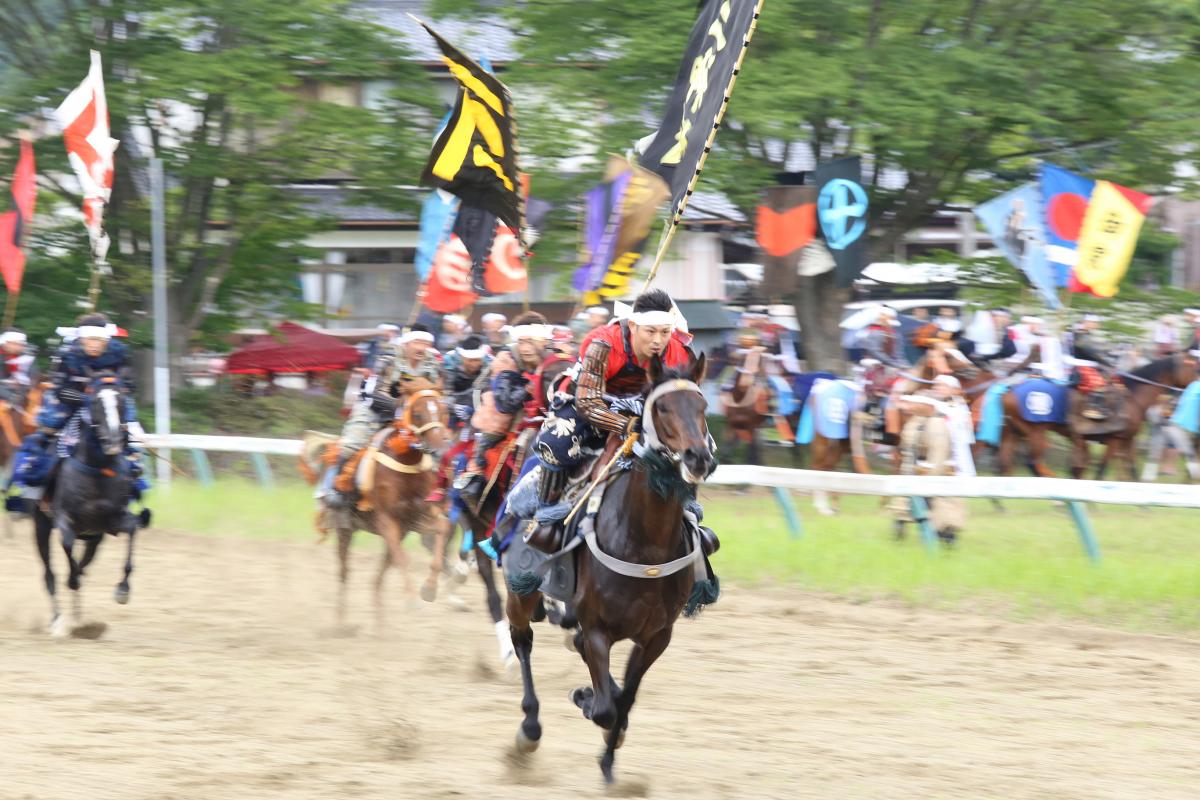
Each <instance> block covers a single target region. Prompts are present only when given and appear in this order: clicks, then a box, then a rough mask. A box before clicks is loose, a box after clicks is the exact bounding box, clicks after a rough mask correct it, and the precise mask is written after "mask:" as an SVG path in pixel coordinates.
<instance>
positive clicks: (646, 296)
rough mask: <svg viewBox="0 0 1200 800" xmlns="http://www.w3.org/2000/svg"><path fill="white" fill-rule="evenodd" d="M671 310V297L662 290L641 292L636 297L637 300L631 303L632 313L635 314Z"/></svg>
mask: <svg viewBox="0 0 1200 800" xmlns="http://www.w3.org/2000/svg"><path fill="white" fill-rule="evenodd" d="M670 310H671V295H669V294H667V293H666V292H664V291H663V290H662V289H651V290H650V291H648V292H642V293H641V294H640V295H638V299H637V300H634V301H633V312H634V313H635V314H637V313H640V312H642V311H670Z"/></svg>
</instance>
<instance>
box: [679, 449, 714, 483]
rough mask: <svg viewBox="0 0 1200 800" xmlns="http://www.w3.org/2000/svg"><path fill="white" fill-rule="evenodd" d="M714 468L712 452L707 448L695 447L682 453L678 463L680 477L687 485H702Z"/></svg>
mask: <svg viewBox="0 0 1200 800" xmlns="http://www.w3.org/2000/svg"><path fill="white" fill-rule="evenodd" d="M715 466H716V460H715V459H714V458H713V454H712V451H710V450H709V449H708V448H707V447H702V446H700V445H695V446H693V447H689V448H688V449H686V450H684V451H683V454H682V461H681V463H680V467H681V469H680V475H682V476H683V479H684V480H685V481H687V482H688V483H704V481H705V479H706V478H708V476H709V475H711V474H712V471H713V468H714V467H715Z"/></svg>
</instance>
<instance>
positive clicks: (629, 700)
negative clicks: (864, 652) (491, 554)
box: [507, 356, 716, 783]
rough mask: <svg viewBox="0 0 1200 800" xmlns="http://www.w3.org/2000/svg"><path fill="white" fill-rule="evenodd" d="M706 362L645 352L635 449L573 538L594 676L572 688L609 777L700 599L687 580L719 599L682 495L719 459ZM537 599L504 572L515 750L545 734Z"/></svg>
mask: <svg viewBox="0 0 1200 800" xmlns="http://www.w3.org/2000/svg"><path fill="white" fill-rule="evenodd" d="M704 369H705V362H704V356H700V358H699V359H698V360H696V361H695V362H694V363H693V364H692V365H691V367H690V368H689V369H688V370H685V371H683V372H675V371H665V370H664V369H663V366H662V363H661V361H660V360H659V359H657V358H655V359H653V360H652V361H651V363H650V367H649V369H648V373H649V377H650V384H651V388H650V391H649V394H648V396H647V397H646V401H645V410H644V412H643V414H642V425H643V433H642V446H643V449H642V450H641V455H639V456H638V457H637V458H636V460H635V463H634V467H633V468H632V469H630V470H626V471H623V472H620V473H618V474H617V476H616V477H615V478H613V479H612V480H611V481H610V482H609V483H608V485H607V489H606V490H605V494H604V498H603V499H604V502H602V503H600V505H599V508H598V510H597V511H596V513H595V516H594V517H590V518H586V519H585V520H584V521H583V523H582V528H583V530H584V531H590V532H589V533H587V535H586V537H585V539H586V542H587V546H581V547H579V548H578V549H577V553H578V555H577V556H576V563H577V565H578V572H577V581H576V590H575V594H574V597H573V609H574V612H575V615H576V617H577V619H578V622H579V632H578V633H577V634H576V637H575V645H576V650H578V652H579V653H580V655H581V656H582V657H583V660H584V662H585V663H586V664H587V667H588V671H589V673H590V674H591V679H592V684H591V686H590V687H587V688H581V689H576V690H575V691H574V692H573V693H572V700H573V701H574V702H575V704H576V705H578V706H579V707H580V708H581V709H582V710H583V714H584V716H585V717H586V718H588V719H590V720H592V722H594V723H596V725H598V726H599V727H600V728H602V729H603V730H604V732H605V734H604V739H605V750H604V755H603V756H602V757H601V759H600V769H601V771H602V772H603V774H604V779H605V781H606V782H608V783H612V780H613V761H614V757H615V751H616V749H617V748H618V747H619V746H620V744H621V742H622V740H623V738H624V732H625V728H626V726H627V725H628V722H629V712H630V709H631V708H632V707H633V703H634V699H635V698H636V696H637V691H638V687H639V685H640V684H641V682H642V678H643V676H644V675H645V674H646V671H647V670H648V669H650V667H651V666H652V665H653V664H654V662H655V661H656V660H657V659H658V657H659V656H661V655H662V654H663V651H665V650H666V649H667V645H668V644H669V643H670V641H671V633H672V629H673V627H674V625H675V621H676V619H678V617H679V614H680V613H681V612H682V611H683V610H684V608H685V605H691V604H692V603H693V602H694V601H695V600H696V599H697V598H696V594H695V592H694V591H693V589H697V590H699V589H703V590H707V591H709V592H712V594H710V595H709V597H708V599H709V601H711V600H712V599H715V589H716V587H715V585H712V583H710V582H708V581H705V584H709V585H703V584H699V585H694V580H695V577H694V574H693V569H692V567H694V566H695V562H696V560H697V559H698V558H702V557H703V555H702V553H701V552H699V542H698V541H696V538H695V537H694V536H690V535H689V529H688V528H687V527H685V518H684V510H685V503H687V502H688V501H689V500H691V499H692V498H694V497H695V490H696V485H697V484H698V483H700V482H702V481H703V480H704V479H705V478H706V477H707V476H708V475H709V474H710V473H711V471H712V469H713V468H714V466H715V460H714V458H713V454H712V450H711V449H710V445H709V442H710V439H709V435H708V425H707V423H706V421H705V417H704V412H705V407H706V405H707V404H706V402H705V400H704V395H703V394H702V393H701V391H700V388H699V386H698V384H699V382H700V381H701V380H703V377H704ZM590 505H592V501H589V506H590ZM680 564H682V565H683V566H682V567H681V566H680ZM635 576H636V577H635ZM541 600H542V595H541V593H540V592H538V591H536V590H534V591H533V592H532V593H529V594H517V593H516V592H515V591H513V587H512V585H511V582H510V588H509V593H508V604H507V612H508V620H509V627H510V631H511V634H512V640H513V646H514V647H515V648H516V651H517V657H518V658H519V659H520V662H521V677H522V682H523V684H524V697H523V698H522V701H521V709H522V710H523V711H524V713H525V719H524V721H523V722H522V724H521V727H520V728H519V730H518V732H517V749H518V752H521V753H529V752H532V751H533V750H535V749H537V746H538V743H539V741H540V739H541V736H542V726H541V723H540V722H539V721H538V710H539V704H538V698H537V695H536V694H535V692H534V688H533V672H532V668H531V663H530V657H531V654H532V651H533V628H532V627H531V625H530V623H531V621H532V620H533V619H534V618H535V613H536V612H537V610H538V609H539V608H540V606H541ZM626 639H628V640H632V642H633V649H632V650H631V652H630V655H629V662H628V665H627V667H626V669H625V682H624V686H617V683H616V681H615V680H613V677H612V675H611V674H610V672H609V653H610V651H611V649H612V646H613V644H614V643H615V642H619V641H622V640H626Z"/></svg>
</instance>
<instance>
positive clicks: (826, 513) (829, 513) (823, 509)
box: [817, 506, 837, 517]
mask: <svg viewBox="0 0 1200 800" xmlns="http://www.w3.org/2000/svg"><path fill="white" fill-rule="evenodd" d="M817 513H818V514H820V515H821V516H823V517H833V516H837V511H835V510H834V509H832V508H830V507H829V506H817Z"/></svg>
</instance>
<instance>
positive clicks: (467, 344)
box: [458, 333, 483, 350]
mask: <svg viewBox="0 0 1200 800" xmlns="http://www.w3.org/2000/svg"><path fill="white" fill-rule="evenodd" d="M458 346H459V347H461V348H462V349H463V350H478V349H479V348H481V347H483V339H482V338H481V337H480V336H478V335H476V334H474V333H472V334H471V335H470V336H464V337H463V340H462V341H461V342H459V343H458Z"/></svg>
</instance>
